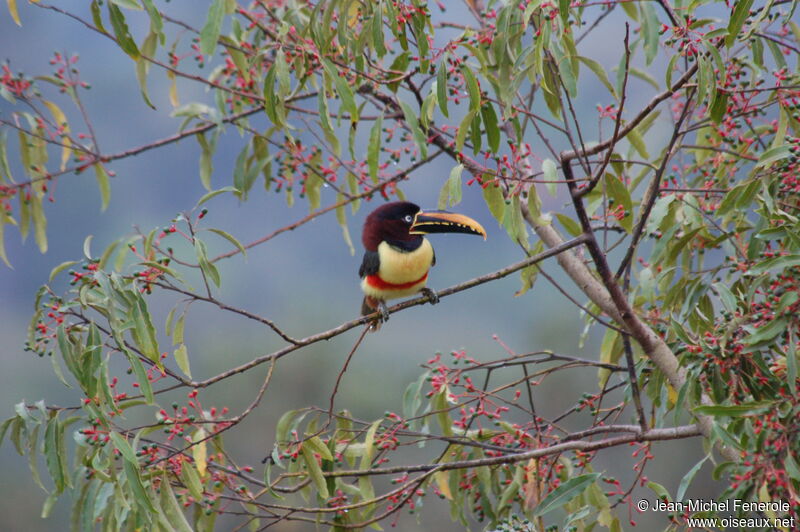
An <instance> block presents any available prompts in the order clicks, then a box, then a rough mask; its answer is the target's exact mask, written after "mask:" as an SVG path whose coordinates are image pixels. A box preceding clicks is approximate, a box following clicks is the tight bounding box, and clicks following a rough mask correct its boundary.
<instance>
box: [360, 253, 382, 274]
mask: <svg viewBox="0 0 800 532" xmlns="http://www.w3.org/2000/svg"><path fill="white" fill-rule="evenodd" d="M380 267H381V259H380V257H379V256H378V252H377V251H365V252H364V259H363V260H362V261H361V267H360V268H359V269H358V276H359V277H361V278H362V279H363V278H364V277H366V276H367V275H375V274H376V273H378V270H379V269H380Z"/></svg>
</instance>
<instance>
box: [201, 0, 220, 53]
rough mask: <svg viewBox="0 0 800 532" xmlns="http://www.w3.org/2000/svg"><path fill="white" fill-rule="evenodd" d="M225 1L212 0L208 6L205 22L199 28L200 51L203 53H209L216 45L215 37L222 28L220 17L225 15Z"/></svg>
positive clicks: (216, 37)
mask: <svg viewBox="0 0 800 532" xmlns="http://www.w3.org/2000/svg"><path fill="white" fill-rule="evenodd" d="M225 1H226V0H212V3H211V5H210V6H209V7H208V14H207V15H206V22H205V24H204V25H203V29H202V30H200V51H201V52H202V53H203V55H211V54H213V53H214V49H215V48H216V47H217V39H219V32H220V30H221V29H222V19H223V17H224V16H225Z"/></svg>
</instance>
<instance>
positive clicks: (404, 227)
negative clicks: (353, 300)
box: [358, 201, 486, 328]
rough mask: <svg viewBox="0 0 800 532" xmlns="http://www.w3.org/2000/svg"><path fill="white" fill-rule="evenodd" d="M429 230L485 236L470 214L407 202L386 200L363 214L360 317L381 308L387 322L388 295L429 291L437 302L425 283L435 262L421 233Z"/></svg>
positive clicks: (432, 298) (407, 294) (434, 257)
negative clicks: (421, 207) (389, 201)
mask: <svg viewBox="0 0 800 532" xmlns="http://www.w3.org/2000/svg"><path fill="white" fill-rule="evenodd" d="M429 233H467V234H471V235H481V236H483V239H484V240H486V231H485V230H484V229H483V227H482V226H481V224H479V223H478V222H476V221H475V220H473V219H472V218H470V217H468V216H464V215H463V214H456V213H452V212H446V211H422V210H421V209H420V208H419V207H418V206H417V205H414V204H413V203H409V202H407V201H396V202H392V203H386V204H384V205H381V206H380V207H378V208H377V209H375V210H374V211H372V212H371V213H370V214H369V216H367V219H366V221H365V222H364V231H363V232H362V233H361V241H362V242H363V244H364V249H365V252H364V259H363V260H362V262H361V268H359V270H358V275H359V276H360V277H361V289H362V290H363V291H364V294H365V296H364V302H363V304H362V305H361V314H362V315H367V314H372V313H373V312H375V311H376V310H380V312H381V320H382V321H386V320H388V319H389V311H388V310H387V308H386V300H387V299H395V298H398V297H406V296H410V295H413V294H416V293H418V292H422V293H424V294H425V295H427V296H428V298H429V299H430V302H431V303H432V304H435V303H437V302H438V301H439V298H438V296H437V295H436V292H434V291H433V290H431V289H430V288H427V287H426V286H425V283H426V282H427V280H428V270H429V269H430V267H431V266H433V265H434V264H435V263H436V256H435V255H434V253H433V247H432V246H431V243H430V242H428V240H427V239H425V237H423V236H422V235H425V234H429ZM375 328H377V324H375Z"/></svg>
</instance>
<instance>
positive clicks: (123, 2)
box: [110, 0, 142, 11]
mask: <svg viewBox="0 0 800 532" xmlns="http://www.w3.org/2000/svg"><path fill="white" fill-rule="evenodd" d="M110 1H111V2H114V3H115V4H117V5H118V6H120V7H126V8H128V9H135V10H137V11H141V10H142V6H140V5H139V2H137V1H136V0H110Z"/></svg>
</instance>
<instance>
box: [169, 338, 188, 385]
mask: <svg viewBox="0 0 800 532" xmlns="http://www.w3.org/2000/svg"><path fill="white" fill-rule="evenodd" d="M172 354H173V356H174V357H175V362H176V363H177V364H178V367H179V368H180V369H181V371H182V372H183V373H184V375H186V376H187V377H189V378H190V379H191V378H192V371H191V369H190V368H189V355H188V353H187V351H186V344H180V345H178V347H176V348H175V351H173V353H172Z"/></svg>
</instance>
